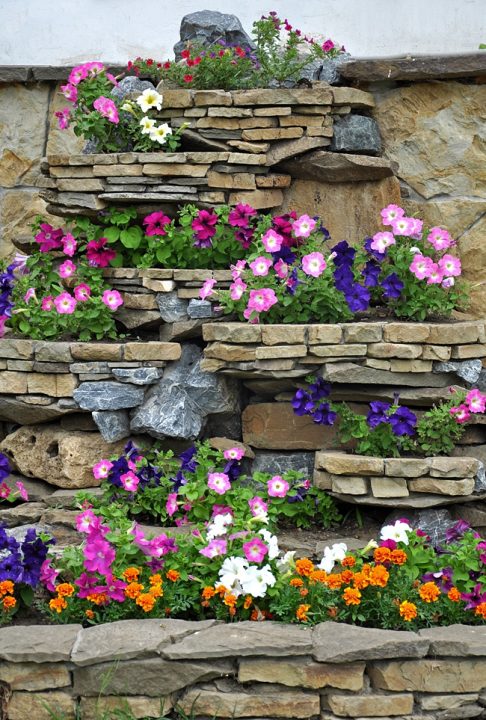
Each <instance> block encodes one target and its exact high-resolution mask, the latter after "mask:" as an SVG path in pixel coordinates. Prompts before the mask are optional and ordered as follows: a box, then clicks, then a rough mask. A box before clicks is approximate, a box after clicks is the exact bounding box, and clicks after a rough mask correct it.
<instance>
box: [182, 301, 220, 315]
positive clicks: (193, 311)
mask: <svg viewBox="0 0 486 720" xmlns="http://www.w3.org/2000/svg"><path fill="white" fill-rule="evenodd" d="M187 314H188V315H189V317H190V318H191V319H193V320H196V319H198V318H210V317H213V316H214V312H213V306H212V305H211V303H210V302H209V300H196V299H195V298H193V299H192V300H190V301H189V307H188V308H187Z"/></svg>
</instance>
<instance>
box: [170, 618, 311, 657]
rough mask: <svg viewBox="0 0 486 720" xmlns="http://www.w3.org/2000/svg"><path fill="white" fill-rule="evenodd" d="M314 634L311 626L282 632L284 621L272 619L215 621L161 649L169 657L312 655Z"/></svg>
mask: <svg viewBox="0 0 486 720" xmlns="http://www.w3.org/2000/svg"><path fill="white" fill-rule="evenodd" d="M311 649H312V634H311V631H310V630H309V629H308V628H304V627H298V626H295V625H289V626H288V627H286V628H285V633H282V628H281V625H279V624H278V623H273V622H265V623H253V622H249V621H246V622H240V623H237V624H233V625H231V624H230V625H216V626H215V627H213V628H210V629H209V630H203V631H201V632H200V633H197V634H194V635H189V636H188V637H186V638H183V639H182V640H181V641H179V642H175V643H174V644H173V645H170V646H167V647H165V648H162V649H161V651H160V652H161V655H162V657H165V658H168V659H169V660H194V659H197V658H209V659H211V658H224V657H248V656H255V657H257V656H261V655H265V656H267V657H281V656H282V655H285V656H287V655H309V653H310V652H311Z"/></svg>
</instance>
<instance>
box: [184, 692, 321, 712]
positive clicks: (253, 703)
mask: <svg viewBox="0 0 486 720" xmlns="http://www.w3.org/2000/svg"><path fill="white" fill-rule="evenodd" d="M179 705H180V707H181V709H182V711H183V712H185V713H190V712H194V713H195V714H197V715H199V716H201V715H203V716H209V717H224V718H234V717H255V716H257V717H260V718H263V717H270V716H271V717H273V718H277V717H283V718H287V717H289V716H290V717H293V718H310V717H312V716H313V715H318V714H319V710H320V700H319V695H318V694H317V693H309V692H302V691H297V690H295V691H292V690H282V691H280V692H275V691H274V692H273V693H265V695H254V694H251V692H250V689H249V691H248V692H246V693H245V692H242V689H241V688H240V687H238V688H237V690H236V689H235V691H234V692H218V691H217V690H204V689H202V690H200V689H199V688H192V689H191V690H189V691H188V692H187V693H186V694H185V695H184V696H183V697H182V698H181V700H180V702H179Z"/></svg>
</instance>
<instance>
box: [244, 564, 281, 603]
mask: <svg viewBox="0 0 486 720" xmlns="http://www.w3.org/2000/svg"><path fill="white" fill-rule="evenodd" d="M240 582H241V587H242V589H243V592H244V593H246V594H248V595H252V596H253V597H265V593H266V592H267V589H268V587H269V586H270V587H272V586H273V585H275V583H276V582H277V580H276V578H275V576H274V575H273V573H272V571H271V569H270V565H264V566H263V567H261V568H260V567H258V566H257V565H250V567H249V568H248V569H247V570H246V573H245V574H244V575H243V577H242V578H241V580H240Z"/></svg>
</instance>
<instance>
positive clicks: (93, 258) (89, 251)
mask: <svg viewBox="0 0 486 720" xmlns="http://www.w3.org/2000/svg"><path fill="white" fill-rule="evenodd" d="M107 242H108V239H107V238H104V237H102V238H100V239H99V240H90V241H89V243H88V244H87V245H86V257H87V258H88V262H89V264H90V265H92V266H94V267H107V266H108V265H109V264H110V262H111V261H112V260H114V259H115V258H116V252H115V250H111V249H110V248H106V247H105V246H106V244H107Z"/></svg>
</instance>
